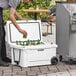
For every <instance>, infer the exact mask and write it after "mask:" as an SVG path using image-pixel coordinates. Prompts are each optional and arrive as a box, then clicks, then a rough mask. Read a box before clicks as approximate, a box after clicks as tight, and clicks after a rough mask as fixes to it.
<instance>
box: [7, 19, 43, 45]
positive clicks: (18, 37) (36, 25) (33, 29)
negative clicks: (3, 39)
mask: <svg viewBox="0 0 76 76" xmlns="http://www.w3.org/2000/svg"><path fill="white" fill-rule="evenodd" d="M17 23H18V25H19V26H20V27H21V28H22V29H23V30H26V31H27V34H28V35H27V38H23V35H22V34H21V33H20V32H19V31H18V30H17V29H16V27H15V26H14V25H13V24H12V22H11V21H7V24H6V33H7V40H8V43H11V44H15V43H16V41H25V42H26V41H27V40H30V41H37V40H40V41H42V32H41V21H40V20H28V21H23V20H22V21H17Z"/></svg>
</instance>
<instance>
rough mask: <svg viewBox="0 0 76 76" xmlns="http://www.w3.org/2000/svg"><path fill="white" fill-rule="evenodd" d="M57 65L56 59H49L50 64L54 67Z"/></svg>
mask: <svg viewBox="0 0 76 76" xmlns="http://www.w3.org/2000/svg"><path fill="white" fill-rule="evenodd" d="M57 63H58V59H57V58H56V57H53V58H52V59H51V64H52V65H56V64H57Z"/></svg>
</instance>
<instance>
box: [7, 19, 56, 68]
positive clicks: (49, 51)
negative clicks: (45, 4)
mask: <svg viewBox="0 0 76 76" xmlns="http://www.w3.org/2000/svg"><path fill="white" fill-rule="evenodd" d="M17 23H18V24H19V26H20V27H21V28H22V29H24V30H26V31H27V33H28V36H27V38H26V39H24V38H23V36H22V34H20V33H19V32H18V30H17V29H16V28H15V27H14V25H13V24H12V23H11V22H10V21H8V22H7V26H6V29H7V30H6V32H7V37H6V41H7V42H8V43H9V45H10V47H11V59H12V64H16V62H18V64H19V66H21V67H28V66H39V65H46V64H51V59H52V58H53V57H56V48H57V45H56V44H49V43H45V42H43V43H42V44H39V45H29V46H21V45H16V41H25V42H26V41H27V40H30V41H36V40H40V41H41V42H42V32H41V21H40V20H29V21H28V22H27V21H17ZM10 24H11V25H10Z"/></svg>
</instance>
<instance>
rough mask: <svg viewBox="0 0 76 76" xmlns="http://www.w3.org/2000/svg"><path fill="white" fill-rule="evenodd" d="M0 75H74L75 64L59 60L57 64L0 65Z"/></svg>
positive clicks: (75, 70) (75, 74) (75, 72)
mask: <svg viewBox="0 0 76 76" xmlns="http://www.w3.org/2000/svg"><path fill="white" fill-rule="evenodd" d="M0 76H76V65H70V64H65V63H62V62H59V63H58V64H57V65H45V66H35V67H25V68H22V67H19V66H14V65H11V64H10V66H8V67H2V66H0Z"/></svg>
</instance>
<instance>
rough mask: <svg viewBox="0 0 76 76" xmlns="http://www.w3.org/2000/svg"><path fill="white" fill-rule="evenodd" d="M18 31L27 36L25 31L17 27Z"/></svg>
mask: <svg viewBox="0 0 76 76" xmlns="http://www.w3.org/2000/svg"><path fill="white" fill-rule="evenodd" d="M19 32H20V33H22V34H23V35H24V36H27V32H26V31H25V30H22V29H19Z"/></svg>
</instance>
